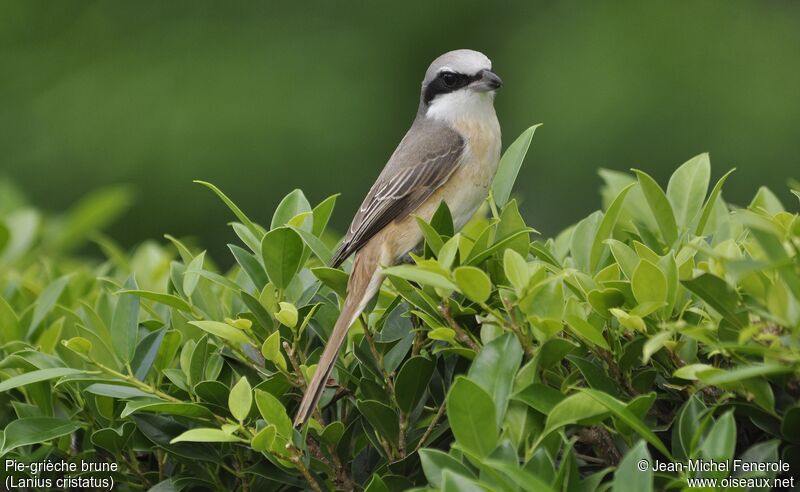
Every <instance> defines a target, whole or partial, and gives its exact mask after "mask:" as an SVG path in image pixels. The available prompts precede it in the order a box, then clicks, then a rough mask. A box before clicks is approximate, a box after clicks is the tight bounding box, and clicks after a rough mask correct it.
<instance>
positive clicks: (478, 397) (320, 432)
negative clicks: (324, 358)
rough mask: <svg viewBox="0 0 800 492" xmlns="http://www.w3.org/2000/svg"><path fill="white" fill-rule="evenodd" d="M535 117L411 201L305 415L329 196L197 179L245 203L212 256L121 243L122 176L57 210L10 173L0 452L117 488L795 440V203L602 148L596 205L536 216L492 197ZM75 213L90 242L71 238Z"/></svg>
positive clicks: (278, 485)
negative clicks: (412, 240) (490, 180)
mask: <svg viewBox="0 0 800 492" xmlns="http://www.w3.org/2000/svg"><path fill="white" fill-rule="evenodd" d="M533 130H534V129H533V128H532V129H530V130H528V131H527V132H525V133H524V134H523V135H522V136H521V137H520V138H519V139H518V140H517V141H516V142H515V143H514V144H513V145H512V146H511V147H510V148H509V150H508V151H507V153H506V154H505V156H504V158H503V161H502V163H501V170H500V173H499V174H498V179H497V181H496V182H495V184H494V186H493V190H492V191H493V195H492V197H490V199H489V200H488V201H487V209H486V210H484V211H483V213H482V214H478V216H476V217H475V218H474V219H473V220H472V221H471V222H470V223H469V224H468V225H467V226H466V227H465V228H464V230H462V231H460V232H458V233H454V231H453V224H452V220H451V217H450V214H449V211H448V210H447V208H446V207H445V206H442V207H440V209H439V211H438V212H437V214H436V215H435V217H434V218H433V219H432V220H431V222H430V223H426V222H424V221H422V220H420V221H419V226H420V228H421V229H422V231H423V232H424V236H425V244H424V247H423V248H422V249H420V250H419V251H418V252H417V253H416V254H412V255H411V260H410V261H409V262H407V263H405V264H401V265H398V266H392V267H388V268H386V269H385V273H386V275H387V281H386V282H384V285H383V287H382V290H381V292H380V295H379V296H378V297H377V299H376V300H375V301H374V302H373V303H372V305H371V306H370V308H369V309H368V310H367V313H368V314H365V315H363V316H362V318H361V320H360V321H359V322H358V323H357V324H356V326H354V327H353V328H352V329H351V332H350V334H349V339H348V343H347V347H346V349H345V350H344V351H343V353H342V354H341V355H340V357H339V360H338V362H337V365H336V368H335V370H334V373H333V378H332V380H331V381H330V382H329V385H328V389H327V390H326V392H325V394H324V397H323V399H322V402H321V406H320V410H319V411H318V412H317V413H316V414H315V416H314V418H313V419H312V421H311V422H310V425H308V426H307V427H306V428H304V429H302V430H296V429H293V428H292V425H291V420H290V417H291V415H292V414H293V412H294V409H295V407H296V405H297V401H298V397H299V395H300V394H301V393H302V391H303V388H304V386H305V384H306V381H308V380H309V378H310V375H311V374H312V373H313V371H314V370H315V367H316V366H315V362H316V361H317V359H318V357H319V355H320V353H321V351H322V347H323V344H324V341H325V340H326V339H327V337H328V335H329V333H330V330H331V328H332V326H333V324H334V321H335V319H336V317H337V315H338V309H339V305H340V303H341V302H342V299H343V296H344V295H345V285H346V280H347V274H346V273H345V271H342V270H339V269H332V268H329V267H327V266H326V264H327V262H328V260H329V259H330V257H331V248H332V246H333V245H334V243H335V237H331V236H330V234H329V233H328V232H326V226H327V223H328V219H329V217H330V216H331V212H332V210H333V207H334V204H335V202H336V196H331V197H329V198H327V199H325V200H323V201H322V202H320V203H319V204H317V205H316V206H313V207H312V206H311V204H309V202H308V200H307V199H306V197H305V196H304V195H303V193H302V192H300V191H299V190H295V191H293V192H292V193H290V194H289V195H287V196H286V197H285V198H284V199H283V201H282V202H281V203H280V205H279V206H278V207H277V209H276V211H275V213H274V214H273V216H272V218H271V220H270V221H269V227H266V226H262V225H260V224H259V223H258V222H257V221H254V220H253V219H251V218H250V217H249V216H248V215H246V213H245V212H244V211H242V210H240V209H239V208H238V207H237V206H236V205H235V204H234V203H233V201H231V200H230V199H229V198H228V197H227V196H226V195H225V194H223V192H222V191H220V190H219V189H217V188H216V187H214V186H213V185H211V184H209V183H201V184H202V185H204V186H206V187H207V188H209V189H210V190H211V191H213V192H214V193H215V194H216V195H218V197H219V198H221V199H222V201H223V202H224V203H225V204H226V205H227V206H228V207H229V208H230V210H231V211H232V212H233V214H234V216H235V218H236V222H233V223H232V224H231V226H232V228H233V231H234V232H235V234H236V236H237V237H238V239H239V241H238V242H237V244H231V245H229V248H230V252H231V255H232V260H234V261H235V263H234V266H233V267H232V268H230V269H229V270H227V271H222V270H221V269H220V268H218V267H217V266H216V264H215V263H214V261H213V260H212V259H211V258H208V257H206V255H205V253H204V252H203V251H200V250H199V249H198V248H197V247H194V246H192V245H190V244H188V243H187V242H186V241H181V240H179V239H177V238H174V237H172V236H166V240H165V241H164V242H163V244H157V243H155V242H150V241H148V242H144V243H142V244H141V245H140V246H138V247H137V248H135V250H134V251H132V252H131V253H130V254H129V253H127V252H125V251H123V250H122V249H120V248H119V247H117V246H116V245H115V244H114V243H113V241H111V240H110V239H108V238H106V237H104V236H102V235H100V234H97V233H91V231H93V230H95V229H97V228H99V227H100V226H102V225H103V224H104V223H106V222H107V221H108V220H109V219H110V218H111V216H112V215H114V214H115V213H116V211H118V210H121V209H122V208H124V204H125V203H126V202H127V198H126V195H125V194H124V192H123V191H121V190H109V191H106V192H102V193H98V194H95V195H93V196H91V197H88V198H87V199H86V200H84V201H83V202H82V203H81V204H79V205H78V206H77V207H75V209H73V210H71V211H69V212H68V213H66V214H64V215H63V216H59V217H43V216H42V215H41V214H40V213H39V212H37V211H36V210H34V209H32V208H30V207H27V206H24V205H23V204H22V203H21V202H20V201H19V200H17V199H15V198H14V197H13V196H12V195H11V194H9V193H6V194H5V197H4V200H2V203H0V207H2V222H0V325H1V326H2V330H0V342H2V346H0V354H1V355H2V362H0V380H1V381H0V400H1V401H2V405H1V406H0V425H2V427H3V428H4V430H3V435H2V439H0V441H1V442H2V447H1V448H0V455H3V456H4V457H5V458H15V459H19V460H24V461H41V460H44V459H48V458H49V459H59V460H60V459H65V460H73V461H76V460H81V459H84V460H93V461H108V462H116V463H118V464H119V466H120V469H119V470H118V471H117V472H115V473H114V478H115V482H116V483H117V484H118V486H119V487H120V490H148V489H150V490H158V491H168V490H203V489H212V490H234V489H238V490H292V489H298V488H299V489H303V488H305V489H311V490H331V489H350V488H357V489H361V488H364V489H366V490H367V491H369V492H382V491H392V490H405V489H409V488H414V487H419V488H420V490H422V489H441V490H446V491H451V490H452V491H455V490H459V491H461V490H500V491H505V490H512V491H516V490H523V491H546V490H571V491H572V490H575V491H592V490H609V489H612V490H632V489H631V487H634V488H635V489H636V490H643V491H645V490H650V489H653V488H656V489H663V488H681V487H683V486H685V485H686V480H687V478H690V477H692V476H695V475H696V473H694V472H664V471H656V472H653V471H650V470H648V471H644V472H642V471H639V470H638V469H637V463H638V462H639V461H640V460H642V459H648V460H655V459H659V460H661V461H665V462H667V461H671V460H675V461H685V460H687V459H690V458H706V459H717V460H723V459H730V458H733V457H744V458H749V459H750V460H751V461H759V460H760V461H768V460H776V459H778V457H783V458H784V459H787V460H790V461H791V462H792V463H793V462H794V457H795V456H797V454H798V448H797V445H796V443H797V442H798V441H797V439H798V438H797V436H798V430H800V429H798V428H797V427H795V426H794V424H795V423H797V422H798V421H800V420H798V418H799V417H800V407H798V406H797V399H798V394H799V393H800V387H799V386H798V379H797V376H798V371H797V369H798V348H799V347H798V341H799V340H800V339H799V338H798V330H800V256H799V255H798V249H800V220H798V215H797V213H792V212H787V211H786V210H785V209H784V207H783V206H782V205H781V203H780V202H779V200H778V199H777V198H776V196H775V195H774V194H773V193H771V192H770V191H769V190H767V189H765V188H761V189H760V190H759V191H758V193H757V194H756V196H755V198H754V199H753V200H752V202H751V203H750V204H749V205H748V206H747V207H746V208H739V207H736V206H733V205H730V204H728V203H726V202H725V201H724V200H723V198H722V187H723V184H724V182H725V180H726V178H727V177H728V175H729V174H730V173H728V174H725V175H724V176H723V177H722V178H720V179H719V180H718V181H716V183H715V184H714V185H713V186H712V187H711V190H710V191H709V185H710V176H711V169H710V164H709V159H708V156H707V155H705V154H703V155H699V156H697V157H695V158H692V159H691V160H689V161H688V162H686V163H685V164H683V165H682V166H680V167H679V168H678V169H677V170H676V171H675V173H674V174H673V175H672V177H671V178H670V180H669V183H668V185H667V187H666V191H665V190H664V189H663V188H662V187H661V186H660V185H659V184H658V183H657V182H656V181H655V180H654V179H653V178H651V177H650V176H649V175H648V174H646V173H645V172H643V171H639V170H633V172H632V174H627V173H620V172H614V171H607V170H603V171H601V173H600V174H601V176H602V178H603V180H604V182H605V184H604V187H603V190H602V196H603V202H604V211H597V212H594V213H593V214H591V215H589V216H588V217H586V218H585V219H583V220H581V221H580V222H579V223H577V224H576V225H574V226H573V227H570V228H568V229H566V230H565V231H564V232H562V233H560V234H558V235H557V236H556V237H554V238H551V239H547V240H544V239H541V238H539V236H538V235H537V233H536V231H534V230H533V229H532V228H530V227H528V226H527V225H526V224H525V222H524V221H523V219H522V217H521V215H520V213H519V210H518V206H517V202H516V201H515V200H509V194H510V190H511V186H512V183H513V181H514V179H515V177H516V174H517V170H518V169H519V166H520V164H521V163H522V160H523V158H524V155H525V152H526V150H527V147H528V144H529V143H530V141H531V137H532V136H533ZM795 194H797V192H795ZM87 239H91V240H93V241H94V242H95V243H97V244H98V245H99V246H100V247H101V249H102V251H103V252H104V253H105V257H106V258H107V259H106V260H105V261H101V262H98V261H92V260H88V259H85V258H81V257H80V256H79V255H76V254H74V253H73V251H74V248H75V247H76V246H80V245H81V243H82V242H83V241H85V240H87ZM14 473H16V474H17V475H18V476H19V477H25V476H30V474H27V475H26V473H25V472H14ZM769 474H770V473H769V472H767V473H766V474H764V473H763V472H762V474H761V475H760V476H764V475H769ZM711 475H713V473H712V474H711ZM773 475H774V473H773Z"/></svg>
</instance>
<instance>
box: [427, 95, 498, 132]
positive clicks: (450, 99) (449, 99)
mask: <svg viewBox="0 0 800 492" xmlns="http://www.w3.org/2000/svg"><path fill="white" fill-rule="evenodd" d="M425 116H426V117H428V118H431V119H434V120H439V121H445V122H447V123H456V122H458V121H463V120H478V121H491V120H492V119H495V118H497V117H496V116H495V112H494V92H475V91H472V90H470V89H468V88H465V89H461V90H457V91H455V92H450V93H447V94H440V95H438V96H436V97H435V98H434V99H433V101H431V104H430V106H428V110H427V111H426V112H425Z"/></svg>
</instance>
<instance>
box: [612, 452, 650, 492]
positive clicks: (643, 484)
mask: <svg viewBox="0 0 800 492" xmlns="http://www.w3.org/2000/svg"><path fill="white" fill-rule="evenodd" d="M643 464H644V465H645V468H644V469H642V465H643ZM652 464H653V460H652V458H651V457H650V452H649V451H648V450H647V443H646V442H645V441H639V442H637V443H636V445H635V446H633V447H632V448H630V449H629V450H628V452H627V453H625V456H624V457H623V458H622V461H620V462H619V466H618V467H617V471H616V473H614V482H613V485H612V486H611V490H612V492H628V491H629V490H636V491H641V492H651V491H652V490H653V468H652V466H653V465H652Z"/></svg>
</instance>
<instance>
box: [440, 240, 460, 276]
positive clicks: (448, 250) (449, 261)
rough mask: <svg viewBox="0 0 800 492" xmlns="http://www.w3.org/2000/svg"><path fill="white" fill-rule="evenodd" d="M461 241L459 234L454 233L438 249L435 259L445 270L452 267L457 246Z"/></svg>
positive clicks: (456, 254)
mask: <svg viewBox="0 0 800 492" xmlns="http://www.w3.org/2000/svg"><path fill="white" fill-rule="evenodd" d="M460 242H461V234H456V235H455V236H453V237H451V238H450V239H448V240H447V242H445V243H444V244H443V245H442V248H441V249H440V250H439V254H438V255H437V256H436V260H437V261H438V262H439V265H441V266H442V268H444V269H445V270H450V268H452V266H453V263H454V262H455V260H456V257H457V256H458V246H459V243H460Z"/></svg>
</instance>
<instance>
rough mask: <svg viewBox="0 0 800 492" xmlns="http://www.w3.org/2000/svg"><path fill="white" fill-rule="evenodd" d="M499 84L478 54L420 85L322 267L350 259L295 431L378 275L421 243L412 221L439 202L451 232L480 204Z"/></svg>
mask: <svg viewBox="0 0 800 492" xmlns="http://www.w3.org/2000/svg"><path fill="white" fill-rule="evenodd" d="M502 85H503V81H502V79H501V78H500V77H499V76H498V75H497V74H496V73H495V72H494V71H493V70H492V62H491V60H490V59H489V58H488V57H487V56H486V55H484V54H483V53H481V52H478V51H473V50H469V49H459V50H455V51H450V52H447V53H445V54H443V55H441V56H439V57H438V58H436V59H435V60H434V61H433V62H432V63H431V64H430V66H429V67H428V69H427V70H426V72H425V76H424V79H423V81H422V90H421V91H420V98H419V106H418V109H417V113H416V116H415V118H414V121H413V123H412V124H411V127H410V128H409V130H408V132H407V133H406V134H405V136H404V137H403V139H402V140H401V141H400V143H399V145H398V146H397V148H396V149H395V151H394V152H393V153H392V155H391V157H390V158H389V160H388V162H387V163H386V165H385V167H384V168H383V171H381V173H380V175H379V176H378V178H377V179H376V181H375V183H374V184H373V185H372V187H371V188H370V190H369V192H368V193H367V196H366V198H364V201H363V203H362V204H361V206H360V207H359V208H358V210H357V212H356V214H355V216H354V217H353V221H352V223H351V225H350V227H349V228H348V230H347V233H346V234H345V237H344V239H343V240H342V242H341V243H340V244H339V246H338V249H337V250H336V252H335V254H334V255H333V259H332V260H331V262H330V266H331V267H333V268H337V267H339V266H340V265H341V264H342V263H343V262H344V261H345V260H346V259H347V258H348V257H350V256H351V255H353V254H355V257H354V260H353V266H352V270H351V273H350V278H349V280H348V283H347V292H346V297H345V299H344V302H343V304H342V308H341V311H340V314H339V317H338V319H337V321H336V323H335V324H334V328H333V331H332V333H331V336H330V337H329V339H328V341H327V344H326V345H325V349H324V350H323V352H322V356H321V357H320V359H319V362H318V364H317V368H316V371H315V372H314V375H313V376H312V378H311V381H310V382H309V384H308V386H307V388H306V391H305V393H304V395H303V398H302V400H301V401H300V405H299V407H298V409H297V413H296V415H295V418H294V426H295V427H296V428H300V427H302V426H303V425H304V424H305V423H306V422H307V421H308V419H309V418H310V417H311V414H312V413H313V412H314V410H315V408H316V406H317V404H318V403H319V400H320V398H321V397H322V393H323V391H324V389H325V386H326V384H327V381H328V379H329V378H330V376H331V372H332V370H333V367H334V364H335V362H336V358H337V357H338V354H339V351H340V349H341V346H342V344H343V342H344V340H345V338H346V335H347V332H348V330H349V328H350V326H351V325H352V324H353V323H354V322H355V320H356V319H357V318H358V317H359V316H360V314H361V313H362V312H363V311H364V309H365V308H366V306H367V304H368V303H369V301H370V300H371V299H372V298H373V297H374V296H375V294H376V293H377V292H378V290H379V289H380V285H381V282H382V281H383V274H382V268H383V267H387V266H391V265H393V264H396V263H397V262H398V261H399V260H400V259H401V258H402V257H404V256H405V255H407V254H408V253H409V252H410V251H412V250H413V249H414V248H415V247H416V246H417V245H418V244H420V243H421V242H422V239H423V236H422V232H421V230H420V228H419V225H418V224H417V222H416V217H420V218H422V219H424V220H426V221H430V220H431V218H432V217H433V214H434V212H435V211H436V210H437V209H438V207H439V206H440V204H441V203H442V202H445V203H446V204H447V206H448V208H449V209H450V212H451V215H452V217H453V225H454V227H455V229H456V230H459V229H460V228H461V227H463V226H464V224H465V223H466V222H467V221H468V220H469V219H470V218H471V217H472V216H473V215H474V214H475V212H476V211H477V209H478V208H479V207H480V205H481V203H483V201H484V200H485V199H486V197H487V196H488V193H489V188H490V187H491V184H492V181H493V179H494V175H495V173H496V171H497V166H498V163H499V160H500V147H501V136H500V124H499V122H498V119H497V115H496V113H495V109H494V97H495V93H496V91H497V89H499V88H500V87H501V86H502Z"/></svg>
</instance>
